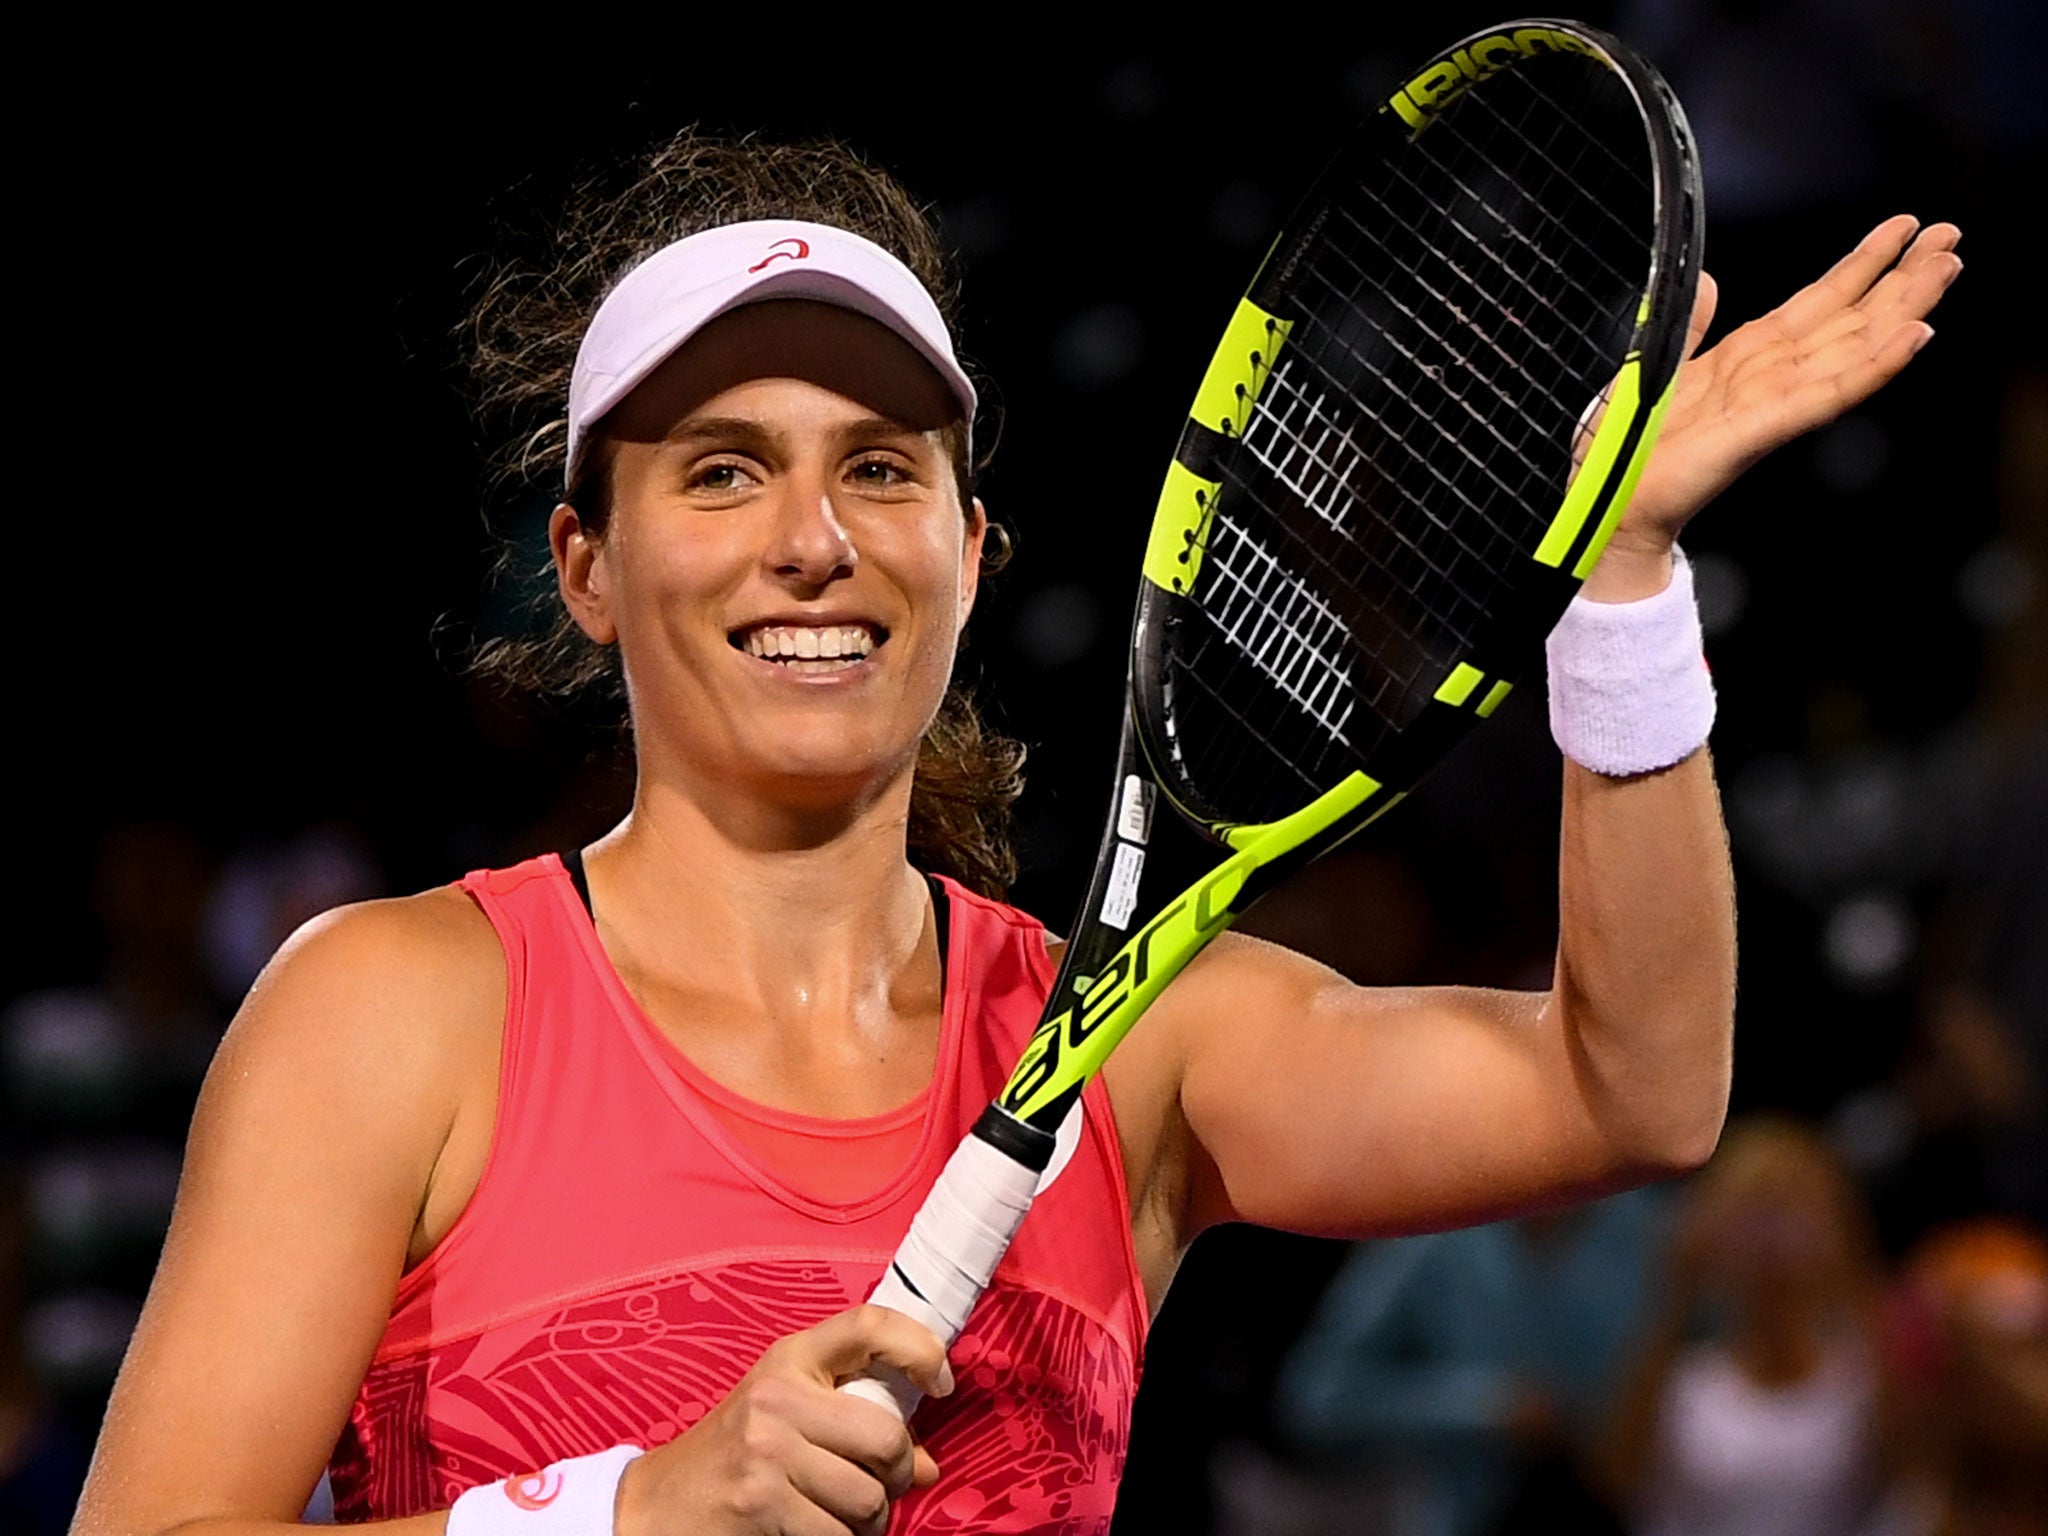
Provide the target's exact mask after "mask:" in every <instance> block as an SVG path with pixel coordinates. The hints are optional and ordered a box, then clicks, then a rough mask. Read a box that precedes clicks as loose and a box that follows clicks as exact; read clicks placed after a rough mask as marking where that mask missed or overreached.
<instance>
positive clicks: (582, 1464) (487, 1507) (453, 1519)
mask: <svg viewBox="0 0 2048 1536" xmlns="http://www.w3.org/2000/svg"><path fill="white" fill-rule="evenodd" d="M639 1454H640V1447H638V1446H637V1445H615V1446H613V1447H612V1448H611V1449H610V1450H608V1451H599V1452H598V1453H597V1454H596V1455H594V1456H571V1457H569V1458H568V1459H567V1460H565V1461H557V1462H554V1463H553V1464H551V1465H549V1466H547V1467H543V1468H542V1469H541V1470H540V1471H538V1472H528V1473H527V1474H526V1475H525V1476H523V1477H508V1478H506V1479H505V1480H504V1481H503V1482H501V1483H485V1484H484V1485H483V1486H482V1487H479V1488H472V1489H470V1490H469V1491H468V1492H467V1493H465V1494H463V1495H462V1497H461V1498H459V1499H457V1500H456V1501H455V1506H454V1507H453V1508H452V1509H450V1510H449V1511H448V1536H611V1531H612V1514H613V1509H614V1507H615V1506H616V1504H617V1503H618V1497H619V1479H620V1478H621V1477H623V1476H624V1475H625V1472H626V1464H627V1463H628V1462H630V1461H631V1460H633V1458H634V1457H636V1456H638V1455H639Z"/></svg>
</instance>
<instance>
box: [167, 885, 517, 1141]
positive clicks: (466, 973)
mask: <svg viewBox="0 0 2048 1536" xmlns="http://www.w3.org/2000/svg"><path fill="white" fill-rule="evenodd" d="M504 1008H505V962H504V957H503V952H502V950H501V948H500V945H499V942H498V938H497V934H496V933H495V932H494V930H493V929H492V927H491V924H490V921H489V919H488V918H486V917H485V916H484V914H483V913H482V912H481V911H480V910H479V909H478V908H477V906H476V903H475V902H473V901H472V900H471V899H470V898H469V897H468V895H466V894H465V893H464V892H463V891H462V890H460V889H459V888H458V887H455V886H443V887H439V888H436V889H434V890H430V891H426V892H422V893H421V894H419V895H415V896H406V897H398V898H393V899H389V900H383V901H369V902H361V903H358V904H355V905H352V906H347V907H340V908H336V909H335V910H333V911H331V912H327V913H323V914H322V915H321V916H319V917H316V918H314V919H313V920H312V921H311V922H309V923H307V924H306V925H305V926H304V927H302V928H300V929H299V930H298V932H296V933H295V934H293V935H292V936H291V938H289V939H288V940H286V942H285V943H284V945H283V946H282V947H281V948H280V949H279V950H278V952H277V954H276V956H275V957H274V958H273V959H272V960H271V962H270V964H269V965H268V966H266V967H265V968H264V971H263V974H262V975H261V976H259V977H258V978H257V980H256V984H255V985H254V986H253V987H252V988H251V989H250V991H249V996H248V997H247V999H246V1000H245V1001H244V1003H243V1005H242V1008H241V1010H240V1011H239V1012H238V1013H237V1015H236V1017H235V1021H234V1023H233V1024H232V1025H231V1026H230V1027H229V1029H228V1033H227V1036H226V1038H225V1039H224V1040H223V1041H222V1042H221V1050H220V1055H219V1057H218V1058H217V1059H216V1061H215V1064H214V1069H213V1072H212V1074H211V1075H210V1078H209V1083H208V1097H209V1098H216V1099H217V1098H219V1097H221V1096H223V1095H232V1096H237V1097H239V1096H245V1095H250V1094H254V1095H259V1096H262V1097H265V1098H270V1097H278V1098H282V1099H284V1100H286V1101H290V1102H305V1101H307V1100H309V1099H317V1100H318V1101H319V1102H321V1103H322V1104H323V1105H324V1106H325V1111H324V1113H323V1114H322V1115H321V1116H320V1118H322V1119H327V1118H328V1117H329V1116H331V1115H343V1116H346V1117H347V1118H348V1119H350V1120H352V1121H355V1122H357V1123H363V1122H366V1121H368V1122H378V1121H386V1122H388V1120H389V1119H390V1118H391V1117H394V1116H395V1117H397V1118H398V1119H399V1120H409V1121H414V1122H418V1125H417V1129H416V1131H415V1134H418V1135H420V1136H422V1137H423V1138H424V1139H426V1140H431V1141H433V1142H434V1144H435V1145H438V1139H439V1138H438V1135H437V1134H436V1132H435V1131H434V1130H433V1129H431V1127H438V1131H439V1133H440V1134H445V1132H446V1129H447V1126H448V1124H449V1123H450V1121H451V1120H452V1118H453V1116H454V1113H455V1110H456V1108H457V1106H458V1103H459V1100H460V1098H461V1096H462V1094H463V1092H464V1091H465V1090H466V1088H467V1087H468V1085H469V1084H470V1083H471V1082H472V1081H473V1080H474V1076H475V1064H476V1063H477V1061H478V1060H479V1058H480V1057H481V1056H485V1055H489V1056H493V1057H494V1056H495V1051H496V1043H497V1040H498V1037H499V1033H500V1031H501V1028H502V1023H503V1016H504ZM205 1109H206V1105H205V1103H204V1102H202V1115H203V1114H204V1112H205ZM406 1139H408V1140H410V1139H411V1136H408V1137H407V1138H406Z"/></svg>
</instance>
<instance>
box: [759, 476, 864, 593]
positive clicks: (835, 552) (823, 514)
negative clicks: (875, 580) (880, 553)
mask: <svg viewBox="0 0 2048 1536" xmlns="http://www.w3.org/2000/svg"><path fill="white" fill-rule="evenodd" d="M768 561H769V564H770V565H772V566H773V567H774V569H775V574H776V575H778V576H781V577H783V578H784V579H786V580H790V581H795V582H799V583H802V584H803V585H805V586H810V587H822V586H824V585H826V584H827V583H829V582H833V581H838V580H842V579H844V578H845V577H848V576H851V575H852V574H853V572H854V569H855V568H856V567H857V566H858V565H859V564H860V552H859V551H858V550H856V549H855V548H854V546H853V536H852V534H851V533H849V532H848V531H847V527H846V524H845V523H843V522H841V521H840V518H839V512H838V509H837V508H835V507H834V506H833V505H832V493H831V491H830V490H829V489H827V488H826V487H825V486H824V485H823V484H821V483H819V482H817V481H814V480H811V479H810V478H809V477H808V476H799V477H796V479H795V480H794V481H793V482H792V483H791V484H790V486H789V487H788V492H787V494H786V496H785V497H784V499H783V506H782V509H781V514H780V515H779V516H778V517H777V519H776V524H775V531H774V536H773V539H772V541H771V543H770V545H769V549H768Z"/></svg>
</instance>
